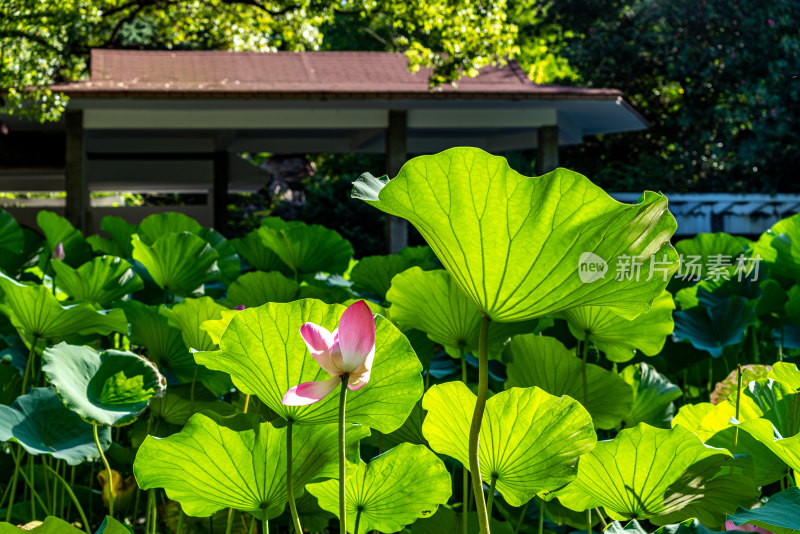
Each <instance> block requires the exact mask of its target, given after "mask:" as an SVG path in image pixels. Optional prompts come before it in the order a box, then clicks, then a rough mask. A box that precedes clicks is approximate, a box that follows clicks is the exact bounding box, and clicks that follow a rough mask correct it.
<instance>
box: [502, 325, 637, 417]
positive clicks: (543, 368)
mask: <svg viewBox="0 0 800 534" xmlns="http://www.w3.org/2000/svg"><path fill="white" fill-rule="evenodd" d="M506 360H507V361H508V362H509V363H508V366H507V373H508V380H507V381H506V383H505V387H506V389H509V388H513V387H533V386H536V387H539V388H541V389H543V390H544V391H546V392H547V393H550V394H551V395H555V396H561V395H569V396H570V397H572V398H573V399H575V400H577V401H578V402H580V403H581V404H584V406H585V408H586V409H587V410H588V411H589V413H590V414H591V415H592V422H593V423H594V427H595V428H604V429H609V428H614V427H616V426H617V425H619V424H620V422H621V421H622V419H623V417H625V415H626V414H628V413H629V412H630V409H631V407H632V406H633V390H632V389H631V386H629V385H628V384H626V383H625V381H624V380H623V379H622V378H620V377H619V375H617V373H615V372H613V371H606V370H605V369H603V368H602V367H599V366H597V365H593V364H587V365H586V386H587V389H586V402H585V403H584V396H583V373H582V370H581V369H582V366H583V363H582V362H581V359H580V358H579V357H578V356H576V355H575V353H574V352H573V351H571V350H569V349H567V348H566V347H565V346H564V345H562V344H561V342H560V341H558V340H557V339H555V338H551V337H546V336H537V335H533V334H527V335H524V336H514V337H513V338H511V342H510V343H509V344H508V347H507V348H506Z"/></svg>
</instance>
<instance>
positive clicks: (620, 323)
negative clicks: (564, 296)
mask: <svg viewBox="0 0 800 534" xmlns="http://www.w3.org/2000/svg"><path fill="white" fill-rule="evenodd" d="M674 309H675V302H673V300H672V295H671V294H670V293H669V292H668V291H663V292H662V293H661V294H660V295H659V296H658V298H656V300H654V301H653V305H652V306H651V308H650V311H647V312H645V313H643V314H641V315H640V316H638V317H636V318H635V319H632V320H629V319H625V318H624V317H620V316H619V315H617V314H616V313H614V312H613V311H611V310H610V309H608V308H605V307H602V306H582V307H580V308H572V309H571V310H565V311H563V312H561V313H560V314H559V315H560V316H561V317H563V318H564V319H566V320H567V324H568V325H569V329H570V332H572V335H573V336H575V338H577V339H580V340H587V341H589V342H591V343H592V344H593V345H594V346H595V347H597V348H598V349H600V350H601V351H603V352H604V353H605V355H606V358H608V359H609V360H611V361H612V362H627V361H628V360H630V359H631V358H633V357H634V356H635V355H636V351H637V350H639V351H641V352H643V353H644V354H646V355H647V356H655V355H656V354H658V353H659V352H661V349H662V348H663V347H664V340H666V338H667V336H668V335H670V334H671V333H672V330H673V328H674V326H675V325H674V323H673V322H672V310H674Z"/></svg>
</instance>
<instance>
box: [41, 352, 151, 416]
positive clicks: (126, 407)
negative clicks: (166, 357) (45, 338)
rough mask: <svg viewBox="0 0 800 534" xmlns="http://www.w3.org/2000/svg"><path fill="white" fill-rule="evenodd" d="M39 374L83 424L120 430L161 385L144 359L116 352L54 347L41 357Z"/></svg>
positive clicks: (141, 408) (137, 413) (138, 413)
mask: <svg viewBox="0 0 800 534" xmlns="http://www.w3.org/2000/svg"><path fill="white" fill-rule="evenodd" d="M42 370H43V371H44V373H45V374H46V375H47V379H48V380H49V381H50V383H52V384H53V385H54V386H55V388H56V392H57V393H58V396H59V398H60V399H61V400H62V401H63V402H64V404H65V405H66V406H67V407H68V408H69V409H70V410H72V411H74V412H75V413H77V414H78V415H80V416H81V418H83V419H84V420H85V421H88V422H90V423H92V424H96V425H106V426H121V425H126V424H130V423H132V422H134V421H135V420H136V418H137V417H139V415H140V414H141V413H142V412H143V411H144V409H145V408H147V405H148V403H149V402H150V399H152V398H153V397H158V396H160V395H163V394H164V390H165V389H166V387H167V383H166V380H165V379H164V377H163V376H161V374H160V373H159V372H158V370H157V369H156V367H155V365H153V364H152V363H151V362H149V361H147V360H146V359H144V358H142V357H141V356H138V355H136V354H133V353H132V352H123V351H118V350H111V349H109V350H107V351H104V352H97V351H95V350H94V349H92V348H91V347H87V346H82V347H78V346H75V345H67V344H66V343H59V344H58V345H56V346H55V347H50V348H48V349H46V350H45V351H44V354H43V356H42Z"/></svg>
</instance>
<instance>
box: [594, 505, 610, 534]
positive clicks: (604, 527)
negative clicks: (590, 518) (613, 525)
mask: <svg viewBox="0 0 800 534" xmlns="http://www.w3.org/2000/svg"><path fill="white" fill-rule="evenodd" d="M594 511H595V512H597V517H599V518H600V521H602V523H603V530H605V529H607V528H608V523H606V519H605V518H604V517H603V513H602V512H601V511H600V508H595V509H594Z"/></svg>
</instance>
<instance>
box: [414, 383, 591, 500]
mask: <svg viewBox="0 0 800 534" xmlns="http://www.w3.org/2000/svg"><path fill="white" fill-rule="evenodd" d="M475 402H476V397H475V395H474V394H473V393H472V392H471V391H470V390H469V388H468V387H467V386H466V385H465V384H464V383H463V382H447V383H445V384H440V385H436V386H433V387H431V388H430V389H429V390H428V391H427V392H426V393H425V397H424V398H423V399H422V407H423V408H424V409H425V410H427V411H428V415H427V416H426V417H425V422H424V423H423V425H422V433H423V434H424V435H425V438H426V439H427V440H428V443H430V446H431V448H432V449H433V450H434V451H436V452H438V453H439V454H446V455H448V456H452V457H453V458H455V459H456V460H458V461H459V462H461V463H462V465H468V464H469V462H468V461H467V448H468V442H469V428H470V422H471V420H472V412H473V411H474V410H475ZM596 441H597V436H596V435H595V432H594V428H593V427H592V418H591V416H590V415H589V412H587V411H586V410H585V409H584V408H583V406H581V405H580V403H578V402H577V401H575V400H573V399H571V398H569V397H566V396H564V397H554V396H552V395H550V394H548V393H546V392H544V391H542V390H541V389H539V388H513V389H509V390H506V391H503V392H500V393H498V394H497V395H495V396H493V397H491V398H490V399H489V400H487V401H486V411H485V413H484V416H483V422H482V424H481V433H480V442H479V447H480V469H481V478H482V479H483V481H484V482H486V483H487V484H489V483H491V481H492V479H493V478H496V479H497V486H496V487H497V491H499V492H500V493H501V494H502V495H503V497H505V499H506V501H507V502H508V503H509V504H510V505H511V506H522V505H523V504H525V503H526V502H528V501H529V500H531V499H532V498H533V497H534V496H535V495H544V494H547V493H549V492H551V491H554V490H556V489H558V488H560V487H562V486H563V485H565V484H567V483H568V482H570V481H571V480H573V479H574V478H575V474H576V473H577V465H578V457H580V456H581V455H582V454H585V453H587V452H588V451H590V450H591V449H592V447H593V446H594V445H595V443H596Z"/></svg>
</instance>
